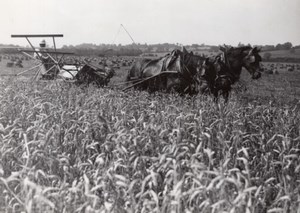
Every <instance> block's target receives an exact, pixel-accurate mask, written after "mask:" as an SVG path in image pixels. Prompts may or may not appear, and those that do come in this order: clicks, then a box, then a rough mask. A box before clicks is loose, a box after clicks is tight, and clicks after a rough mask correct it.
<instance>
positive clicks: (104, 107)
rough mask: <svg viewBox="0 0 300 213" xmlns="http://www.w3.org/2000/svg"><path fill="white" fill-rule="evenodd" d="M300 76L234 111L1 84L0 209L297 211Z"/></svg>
mask: <svg viewBox="0 0 300 213" xmlns="http://www.w3.org/2000/svg"><path fill="white" fill-rule="evenodd" d="M122 73H124V71H123V70H122V71H121V70H120V71H118V79H122V76H123V74H122ZM242 78H243V79H244V81H245V80H246V79H248V78H249V75H248V74H247V73H244V74H243V76H242ZM299 79H300V78H299V73H298V72H296V71H295V72H293V73H280V74H279V75H272V76H271V75H263V77H262V79H261V80H259V81H252V82H245V83H246V85H247V88H248V90H247V91H244V92H236V91H234V92H233V94H232V95H231V98H230V101H229V103H228V105H226V106H224V105H223V104H222V103H220V104H219V105H215V104H214V103H213V101H212V99H211V98H210V97H206V96H195V97H188V96H186V97H182V96H178V95H176V94H161V93H156V94H148V93H147V92H139V91H129V92H126V93H124V92H121V91H120V90H117V89H116V90H114V89H107V88H100V89H99V88H94V87H92V86H91V87H88V88H80V87H76V86H74V85H72V84H66V83H63V82H55V81H49V82H28V81H22V80H20V79H17V78H7V79H4V80H1V81H0V98H1V102H0V109H1V110H0V159H1V161H0V192H2V194H1V196H0V211H2V212H24V211H26V212H101V213H102V212H178V213H179V212H186V213H188V212H237V213H239V212H241V213H242V212H243V213H244V212H299V209H300V197H299V191H300V187H299V185H300V184H299V181H300V160H299V159H300V158H299V154H300V143H299V142H300V103H299V93H298V91H299V88H298V87H297V86H298V85H299V84H298V82H299V81H300V80H299ZM115 81H118V80H115ZM277 88H283V90H278V89H277Z"/></svg>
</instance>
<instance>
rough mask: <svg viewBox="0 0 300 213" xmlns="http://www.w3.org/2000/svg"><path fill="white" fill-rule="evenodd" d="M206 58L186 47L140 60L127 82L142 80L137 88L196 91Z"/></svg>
mask: <svg viewBox="0 0 300 213" xmlns="http://www.w3.org/2000/svg"><path fill="white" fill-rule="evenodd" d="M204 59H205V58H204V57H200V56H196V55H194V54H193V52H188V51H186V50H185V49H183V51H180V50H178V49H176V50H173V51H172V52H171V53H169V54H167V55H165V56H164V57H162V58H159V59H154V60H151V59H142V60H138V61H136V62H135V63H134V64H133V66H132V67H131V69H130V70H129V72H128V75H127V82H130V81H136V82H141V83H137V85H136V88H140V89H147V90H149V91H158V90H163V91H171V90H175V91H177V92H180V93H195V91H196V90H195V88H196V85H197V84H198V83H199V82H198V79H197V78H196V77H197V74H198V73H199V72H200V68H201V64H202V63H203V61H204ZM168 71H172V72H168Z"/></svg>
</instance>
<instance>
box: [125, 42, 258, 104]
mask: <svg viewBox="0 0 300 213" xmlns="http://www.w3.org/2000/svg"><path fill="white" fill-rule="evenodd" d="M220 50H221V52H222V53H221V54H219V55H218V56H215V57H209V58H205V57H203V56H198V55H194V54H193V53H192V52H188V51H186V50H185V49H184V48H183V51H180V50H174V51H172V52H171V53H169V54H167V55H166V56H164V57H162V58H159V59H155V60H150V59H142V60H139V61H136V63H135V64H134V65H133V66H132V67H131V69H130V70H129V72H128V76H127V82H134V87H135V88H140V89H148V90H150V91H157V90H166V91H170V90H176V91H177V92H180V93H189V94H194V93H199V92H200V93H202V94H203V93H209V94H212V95H213V96H214V99H215V101H217V100H218V97H219V95H222V96H223V97H224V99H225V102H227V101H228V97H229V93H230V91H231V89H232V88H231V86H232V85H233V84H234V83H236V82H237V81H238V80H239V79H240V74H241V72H242V68H243V67H244V68H245V69H246V70H247V71H248V72H249V73H250V74H251V77H252V79H258V78H260V77H261V73H260V62H261V60H262V58H261V56H260V55H259V51H260V50H259V49H258V48H257V47H254V48H252V47H251V46H243V47H227V46H224V47H220ZM135 82H137V83H135Z"/></svg>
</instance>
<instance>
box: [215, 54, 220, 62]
mask: <svg viewBox="0 0 300 213" xmlns="http://www.w3.org/2000/svg"><path fill="white" fill-rule="evenodd" d="M220 61H221V56H220V55H218V56H216V58H215V62H218V63H219V62H220Z"/></svg>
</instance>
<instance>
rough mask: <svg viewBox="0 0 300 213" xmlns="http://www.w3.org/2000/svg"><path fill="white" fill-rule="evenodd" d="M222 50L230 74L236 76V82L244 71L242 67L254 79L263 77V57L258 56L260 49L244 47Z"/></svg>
mask: <svg viewBox="0 0 300 213" xmlns="http://www.w3.org/2000/svg"><path fill="white" fill-rule="evenodd" d="M220 50H221V51H222V52H223V54H224V58H225V63H226V65H227V67H228V68H229V70H230V72H231V73H232V74H233V75H234V76H235V78H236V79H235V80H238V79H239V77H240V74H241V71H242V67H245V68H246V70H247V71H248V72H249V73H250V74H251V76H252V79H258V78H260V77H261V73H260V71H259V70H260V62H261V56H260V55H259V54H258V53H259V51H260V50H259V49H257V47H254V48H252V47H251V46H243V47H228V46H225V47H220Z"/></svg>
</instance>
